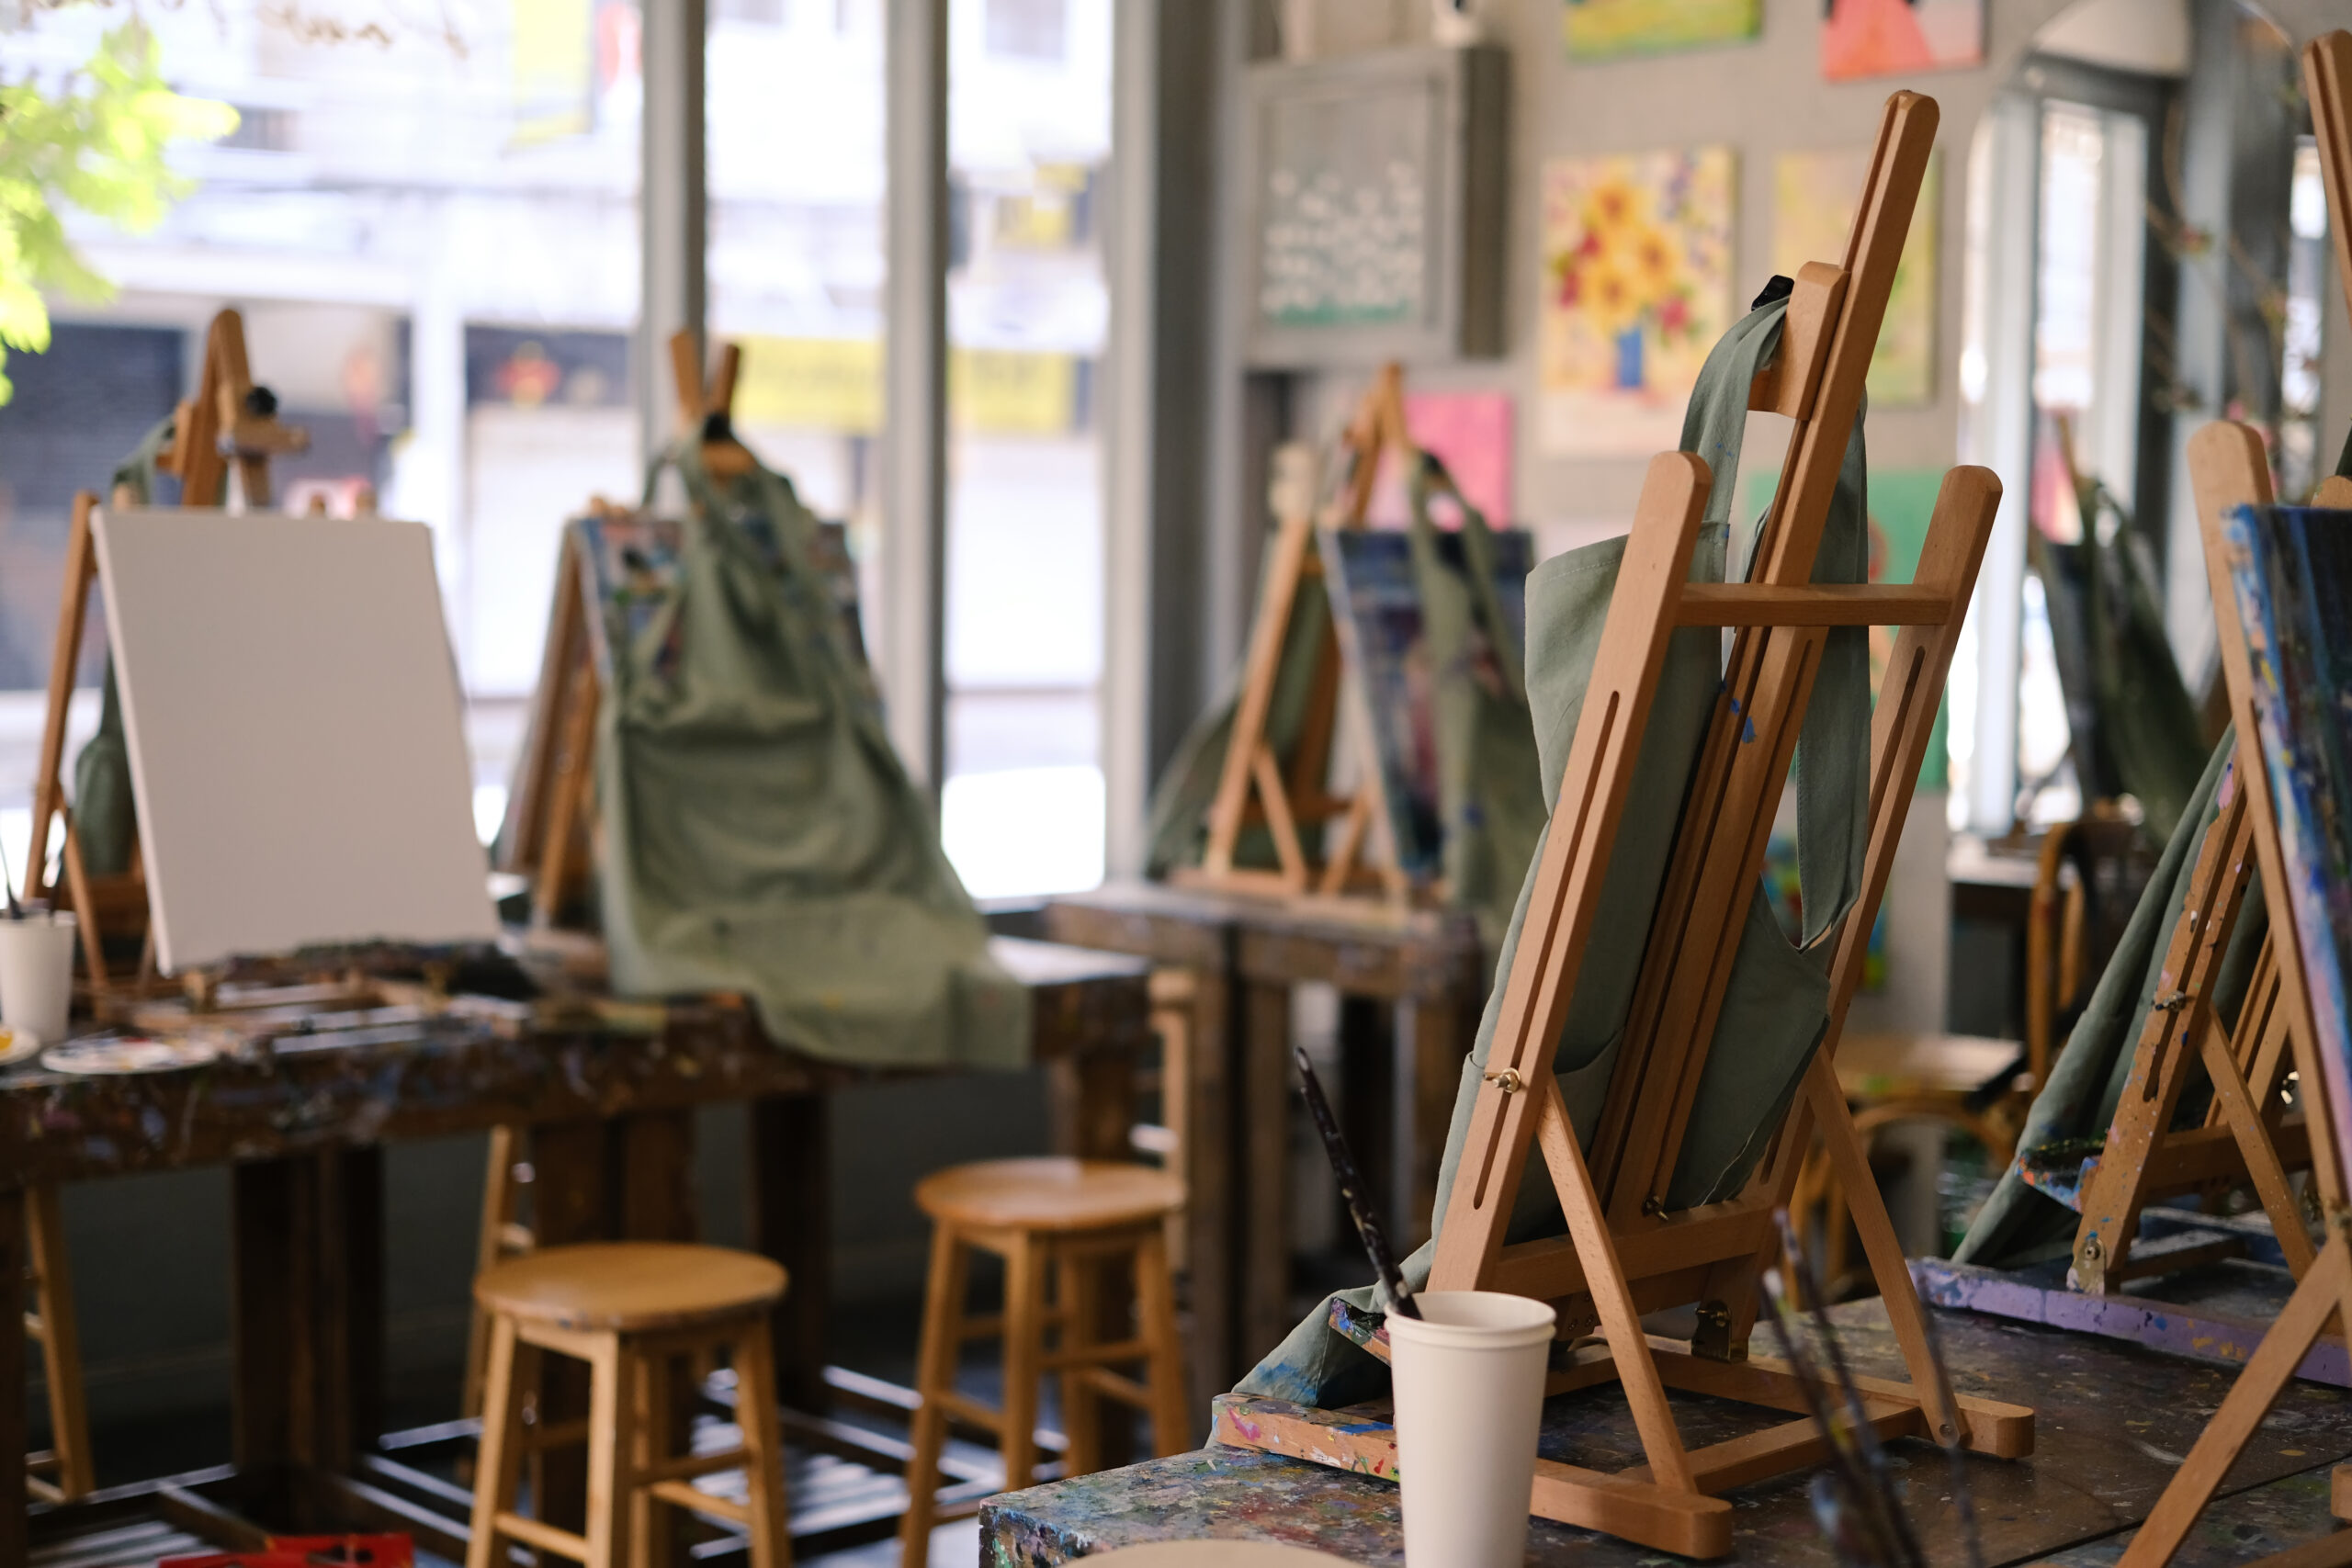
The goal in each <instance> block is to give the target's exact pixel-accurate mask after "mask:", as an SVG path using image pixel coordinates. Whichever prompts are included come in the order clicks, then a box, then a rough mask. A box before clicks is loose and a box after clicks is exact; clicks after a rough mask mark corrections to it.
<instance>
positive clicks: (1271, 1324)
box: [1238, 980, 1295, 1363]
mask: <svg viewBox="0 0 2352 1568" xmlns="http://www.w3.org/2000/svg"><path fill="white" fill-rule="evenodd" d="M1244 984H1245V987H1246V993H1245V994H1246V1000H1245V1002H1244V1006H1245V1007H1246V1008H1247V1009H1248V1013H1247V1016H1246V1017H1245V1018H1244V1020H1243V1035H1242V1047H1243V1049H1242V1060H1241V1079H1242V1108H1241V1122H1242V1127H1243V1133H1242V1163H1243V1170H1244V1176H1243V1180H1242V1186H1241V1194H1240V1196H1241V1208H1242V1211H1243V1212H1242V1215H1241V1235H1242V1244H1241V1251H1242V1267H1241V1279H1240V1282H1239V1296H1240V1301H1241V1314H1240V1317H1241V1324H1240V1328H1241V1342H1240V1344H1239V1346H1238V1350H1239V1352H1240V1359H1242V1360H1243V1361H1244V1362H1245V1363H1250V1362H1255V1361H1256V1360H1257V1359H1259V1358H1260V1357H1261V1356H1263V1355H1265V1354H1266V1352H1268V1351H1269V1350H1272V1348H1274V1347H1275V1346H1276V1345H1277V1344H1279V1343H1281V1341H1282V1337H1283V1335H1285V1334H1287V1333H1289V1332H1290V1328H1291V1319H1290V1086H1291V1079H1292V1077H1294V1075H1295V1069H1294V1068H1293V1067H1292V1066H1291V1062H1290V987H1288V986H1287V985H1283V984H1281V983H1279V982H1267V981H1258V980H1252V981H1247V982H1245V983H1244Z"/></svg>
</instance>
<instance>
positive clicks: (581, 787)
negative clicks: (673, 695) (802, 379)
mask: <svg viewBox="0 0 2352 1568" xmlns="http://www.w3.org/2000/svg"><path fill="white" fill-rule="evenodd" d="M717 361H718V362H717V364H716V365H715V366H714V367H713V368H712V370H711V373H710V376H709V378H708V380H707V381H706V380H705V378H704V377H703V370H702V362H701V350H700V348H699V346H698V344H697V342H696V340H695V336H694V334H692V333H684V332H680V333H673V334H672V335H671V338H670V365H671V369H672V373H673V376H674V378H675V380H676V385H677V395H678V425H679V429H680V431H681V432H682V433H683V434H688V435H693V434H699V435H700V437H701V441H702V462H703V467H704V468H706V469H707V471H708V472H709V473H710V474H711V476H712V477H713V478H715V479H720V480H727V479H735V478H738V477H740V476H741V475H742V474H745V473H748V472H750V471H751V468H752V464H753V462H754V461H755V459H754V458H753V457H752V454H751V452H750V451H749V450H747V449H746V448H745V447H744V446H743V445H742V444H741V442H739V441H738V440H736V439H735V435H734V432H733V427H732V423H731V421H732V418H733V413H734V406H735V382H736V379H737V377H738V375H739V373H740V372H741V368H742V363H743V351H742V350H741V348H740V347H739V346H738V345H736V344H731V343H730V344H723V345H721V347H720V348H719V351H718V356H717ZM594 504H597V505H599V506H601V505H603V504H604V503H602V502H597V503H594ZM582 564H583V563H582V561H581V560H580V558H579V557H578V553H577V547H575V546H574V545H573V543H572V539H571V531H570V530H568V529H567V530H566V531H565V533H564V536H563V544H562V547H561V549H560V553H559V555H558V557H557V560H556V574H555V604H554V608H553V609H552V611H551V612H550V613H549V615H548V632H547V641H546V643H545V645H544V649H543V650H542V652H541V654H540V658H539V684H538V689H537V691H536V692H534V693H533V694H532V697H531V719H530V724H529V727H528V728H527V729H526V731H525V733H524V740H523V763H522V768H521V771H520V772H519V773H518V774H517V775H516V778H515V791H514V793H513V794H512V795H509V796H508V797H507V801H506V816H505V820H504V823H503V826H502V827H501V829H500V830H499V835H498V845H499V858H498V869H499V870H501V871H503V872H510V873H514V874H517V875H521V876H525V877H527V878H528V879H529V880H530V883H531V920H532V924H533V925H534V926H535V927H537V928H539V929H542V930H545V929H548V928H551V927H553V926H554V925H555V924H556V922H557V920H558V919H560V917H561V915H562V914H563V911H564V910H565V909H566V908H569V907H570V906H571V901H572V900H573V898H574V897H577V896H578V894H579V892H580V890H581V887H582V885H583V884H584V883H585V881H586V879H587V874H588V866H589V860H590V853H591V845H590V841H589V840H590V834H591V831H592V829H591V826H590V824H591V823H592V822H593V820H594V801H593V800H592V799H591V798H590V791H591V790H592V789H593V787H594V783H593V781H592V779H591V777H590V773H591V771H592V769H593V768H594V747H595V741H596V708H597V704H598V703H599V702H600V701H601V700H602V692H601V689H600V687H599V685H598V682H597V677H596V661H595V660H594V657H592V655H591V652H590V644H589V636H590V633H589V621H588V617H589V615H591V614H592V613H593V612H592V610H591V607H590V605H589V604H588V598H587V589H586V584H585V583H584V581H582Z"/></svg>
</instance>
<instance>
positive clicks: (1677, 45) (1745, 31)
mask: <svg viewBox="0 0 2352 1568" xmlns="http://www.w3.org/2000/svg"><path fill="white" fill-rule="evenodd" d="M1763 17H1764V5H1763V0H1567V4H1566V9H1565V12H1564V14H1563V16H1562V17H1561V30H1562V31H1563V32H1564V33H1566V35H1567V42H1568V58H1569V59H1571V60H1615V59H1618V58H1620V57H1621V56H1623V55H1628V54H1659V53H1663V52H1664V51H1668V50H1670V49H1692V48H1697V47H1700V46H1702V45H1706V44H1711V43H1736V42H1739V41H1741V40H1742V39H1752V38H1754V37H1755V36H1756V34H1757V30H1758V27H1759V26H1760V25H1761V24H1762V21H1763Z"/></svg>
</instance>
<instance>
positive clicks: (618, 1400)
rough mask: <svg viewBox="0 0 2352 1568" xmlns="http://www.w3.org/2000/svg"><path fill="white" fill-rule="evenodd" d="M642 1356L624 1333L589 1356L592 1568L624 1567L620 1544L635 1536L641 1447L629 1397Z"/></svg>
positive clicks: (589, 1564)
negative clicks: (633, 1510) (635, 1459)
mask: <svg viewBox="0 0 2352 1568" xmlns="http://www.w3.org/2000/svg"><path fill="white" fill-rule="evenodd" d="M637 1359H638V1358H637V1356H636V1354H635V1353H634V1352H632V1351H628V1350H625V1349H624V1348H622V1346H621V1341H620V1337H619V1336H618V1335H612V1336H609V1337H606V1338H605V1339H604V1340H603V1341H602V1342H601V1343H599V1344H598V1345H597V1346H596V1348H595V1349H594V1352H593V1353H592V1354H591V1355H590V1356H589V1358H588V1531H587V1534H588V1562H587V1564H586V1568H620V1560H619V1555H618V1548H620V1547H621V1546H622V1545H623V1544H624V1543H625V1542H627V1541H628V1539H629V1537H630V1535H631V1533H632V1532H631V1531H630V1529H629V1513H630V1507H629V1504H630V1500H631V1498H633V1497H634V1496H635V1495H636V1488H635V1487H634V1486H633V1485H631V1484H630V1483H631V1479H632V1477H631V1474H630V1471H629V1467H628V1456H629V1455H631V1454H634V1453H635V1452H636V1451H637V1419H636V1417H637V1402H636V1401H635V1400H633V1399H629V1398H627V1397H624V1395H625V1393H626V1390H627V1386H628V1382H629V1381H631V1380H632V1379H633V1377H634V1375H635V1372H636V1370H637V1369H636V1366H635V1362H636V1361H637Z"/></svg>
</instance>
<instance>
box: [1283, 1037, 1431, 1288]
mask: <svg viewBox="0 0 2352 1568" xmlns="http://www.w3.org/2000/svg"><path fill="white" fill-rule="evenodd" d="M1291 1055H1293V1056H1295V1057H1296V1058H1297V1061H1298V1077H1299V1084H1300V1088H1301V1089H1302V1090H1303V1092H1304V1093H1305V1094H1306V1113H1307V1114H1308V1115H1309V1116H1312V1117H1313V1118H1314V1119H1315V1130H1316V1131H1317V1133H1319V1134H1322V1135H1323V1152H1324V1154H1325V1155H1327V1156H1329V1158H1330V1161H1331V1174H1332V1175H1333V1176H1334V1177H1336V1178H1338V1179H1339V1183H1340V1197H1341V1198H1343V1199H1345V1200H1346V1201H1347V1205H1348V1216H1349V1217H1350V1218H1351V1219H1352V1220H1354V1221H1355V1223H1356V1235H1358V1236H1360V1237H1362V1238H1363V1249H1364V1253H1365V1255H1366V1256H1367V1257H1369V1258H1371V1259H1372V1271H1373V1276H1374V1278H1375V1279H1377V1280H1379V1281H1380V1286H1381V1289H1383V1290H1384V1291H1386V1292H1388V1302H1389V1310H1390V1311H1391V1312H1395V1313H1398V1314H1402V1315H1404V1316H1406V1317H1419V1316H1420V1315H1421V1309H1420V1308H1419V1307H1417V1306H1415V1305H1414V1304H1413V1297H1412V1293H1411V1292H1408V1290H1406V1288H1405V1277H1404V1276H1403V1275H1402V1274H1400V1273H1398V1272H1397V1259H1396V1258H1395V1257H1394V1256H1393V1255H1392V1254H1391V1253H1390V1252H1389V1250H1388V1237H1387V1236H1386V1235H1385V1234H1384V1233H1383V1232H1382V1230H1381V1228H1380V1220H1379V1217H1378V1216H1377V1215H1375V1214H1374V1213H1373V1212H1372V1202H1371V1201H1370V1200H1369V1199H1368V1198H1366V1197H1365V1195H1364V1190H1363V1176H1362V1175H1361V1174H1359V1173H1358V1171H1357V1170H1356V1161H1355V1156H1353V1155H1352V1154H1351V1153H1349V1152H1348V1140H1347V1139H1346V1138H1345V1137H1344V1136H1342V1135H1341V1134H1340V1124H1339V1122H1337V1121H1335V1120H1333V1119H1332V1116H1331V1103H1330V1101H1329V1100H1325V1099H1324V1098H1323V1085H1322V1084H1321V1082H1320V1081H1318V1080H1317V1078H1316V1077H1315V1064H1314V1063H1313V1062H1311V1061H1309V1060H1308V1059H1307V1055H1306V1050H1305V1049H1304V1048H1302V1047H1298V1046H1293V1047H1292V1048H1291Z"/></svg>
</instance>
